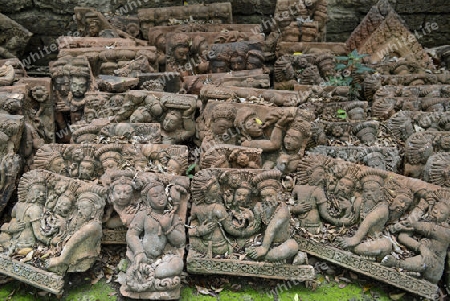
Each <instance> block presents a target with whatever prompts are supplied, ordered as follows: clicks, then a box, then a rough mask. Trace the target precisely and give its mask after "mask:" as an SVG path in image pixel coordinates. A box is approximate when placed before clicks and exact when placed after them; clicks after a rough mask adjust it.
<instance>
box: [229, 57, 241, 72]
mask: <svg viewBox="0 0 450 301" xmlns="http://www.w3.org/2000/svg"><path fill="white" fill-rule="evenodd" d="M230 64H231V70H234V71H239V70H244V69H245V60H244V58H243V57H242V56H233V57H232V58H231V59H230Z"/></svg>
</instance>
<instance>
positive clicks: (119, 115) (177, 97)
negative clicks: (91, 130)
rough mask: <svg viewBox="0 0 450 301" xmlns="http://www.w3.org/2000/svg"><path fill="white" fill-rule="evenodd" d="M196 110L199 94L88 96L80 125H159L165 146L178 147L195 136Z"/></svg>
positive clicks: (93, 94) (143, 92)
mask: <svg viewBox="0 0 450 301" xmlns="http://www.w3.org/2000/svg"><path fill="white" fill-rule="evenodd" d="M196 107H197V96H196V95H182V94H173V93H166V92H153V91H136V90H131V91H128V92H127V93H124V94H110V93H87V94H86V106H85V108H84V116H83V120H82V121H81V122H87V120H92V119H98V118H109V117H110V119H111V120H112V121H114V122H131V123H146V122H153V123H154V122H158V123H160V124H161V131H162V136H163V143H165V144H178V143H181V142H184V141H186V140H188V139H189V138H190V137H192V136H193V135H194V134H195V122H194V112H195V109H196Z"/></svg>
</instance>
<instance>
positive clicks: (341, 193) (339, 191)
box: [334, 178, 355, 197]
mask: <svg viewBox="0 0 450 301" xmlns="http://www.w3.org/2000/svg"><path fill="white" fill-rule="evenodd" d="M354 187H355V184H354V183H353V182H352V181H351V180H350V179H347V178H342V179H340V180H339V181H338V183H337V185H336V188H335V189H334V193H335V195H336V196H337V197H349V196H350V194H351V193H352V192H353V188H354Z"/></svg>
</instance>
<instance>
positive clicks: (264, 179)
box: [253, 169, 281, 191]
mask: <svg viewBox="0 0 450 301" xmlns="http://www.w3.org/2000/svg"><path fill="white" fill-rule="evenodd" d="M280 181H281V171H279V170H276V169H274V170H268V171H263V172H262V173H260V174H258V175H256V176H255V177H254V178H253V184H254V185H256V188H257V189H258V190H259V191H261V190H263V189H265V188H273V189H275V190H276V191H279V190H281V183H280Z"/></svg>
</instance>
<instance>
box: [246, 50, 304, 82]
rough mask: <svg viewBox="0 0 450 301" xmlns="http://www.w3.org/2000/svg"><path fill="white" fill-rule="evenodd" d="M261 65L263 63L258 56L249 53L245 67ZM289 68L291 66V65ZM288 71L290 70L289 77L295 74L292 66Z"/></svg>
mask: <svg viewBox="0 0 450 301" xmlns="http://www.w3.org/2000/svg"><path fill="white" fill-rule="evenodd" d="M262 65H263V63H262V61H261V60H260V59H259V58H258V57H256V56H254V55H250V56H249V57H248V59H247V67H246V69H247V70H254V69H258V68H261V67H262ZM289 66H291V65H289ZM291 68H292V66H291ZM288 72H291V77H294V74H295V73H294V68H292V70H289V71H288ZM291 77H290V78H291Z"/></svg>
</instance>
